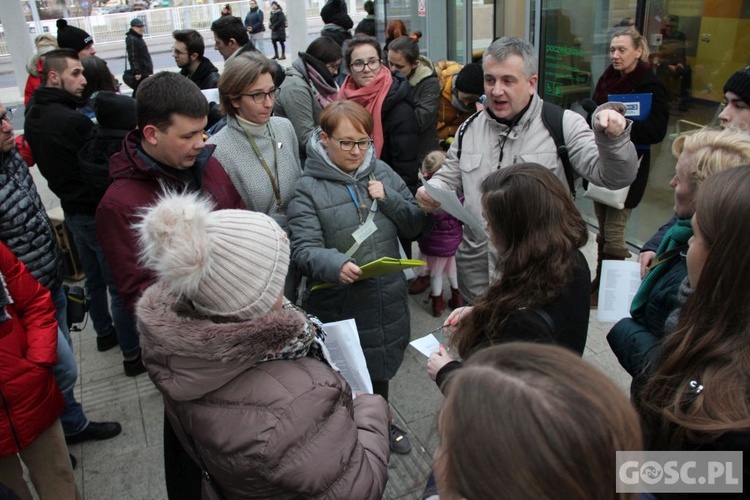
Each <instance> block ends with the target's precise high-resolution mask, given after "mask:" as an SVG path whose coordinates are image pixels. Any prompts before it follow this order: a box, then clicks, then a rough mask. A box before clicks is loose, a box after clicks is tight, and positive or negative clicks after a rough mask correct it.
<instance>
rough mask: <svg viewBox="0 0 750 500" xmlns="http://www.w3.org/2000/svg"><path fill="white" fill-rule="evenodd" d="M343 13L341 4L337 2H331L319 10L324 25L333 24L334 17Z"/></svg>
mask: <svg viewBox="0 0 750 500" xmlns="http://www.w3.org/2000/svg"><path fill="white" fill-rule="evenodd" d="M342 12H343V11H342V10H341V2H340V1H339V0H333V1H332V2H328V3H327V4H325V5H324V6H323V8H322V9H320V18H321V19H322V20H323V22H324V23H326V24H331V23H333V19H334V18H335V17H336V15H337V14H341V13H342Z"/></svg>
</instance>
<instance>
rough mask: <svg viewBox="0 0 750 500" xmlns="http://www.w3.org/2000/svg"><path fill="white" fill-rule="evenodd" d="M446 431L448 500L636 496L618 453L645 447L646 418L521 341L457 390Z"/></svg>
mask: <svg viewBox="0 0 750 500" xmlns="http://www.w3.org/2000/svg"><path fill="white" fill-rule="evenodd" d="M558 182H559V181H558ZM438 434H439V435H440V447H439V448H438V450H437V452H436V453H435V463H434V466H433V468H434V471H435V476H436V478H437V485H438V491H439V493H440V498H441V500H454V499H459V498H465V499H479V498H482V499H493V498H515V499H523V498H533V499H558V498H576V499H580V500H584V499H591V500H601V499H606V498H611V499H634V498H635V497H636V495H637V494H636V493H619V494H618V493H615V482H616V477H617V476H616V474H617V467H616V463H615V452H616V451H621V450H640V449H642V445H641V429H640V425H639V421H638V414H637V413H636V411H635V410H634V409H633V407H632V406H631V405H630V403H629V402H628V400H627V398H626V397H625V395H624V394H623V393H622V391H621V390H620V389H619V388H617V387H616V386H615V385H614V384H613V383H612V382H611V381H609V379H607V377H606V376H604V374H602V373H601V372H600V371H599V370H597V369H596V368H594V367H593V366H591V365H589V364H588V363H586V362H584V361H582V360H581V359H578V358H577V357H576V356H575V354H573V353H572V352H570V351H568V350H565V349H561V348H560V347H557V346H541V345H532V344H527V343H518V342H514V343H511V344H505V345H502V346H495V347H491V348H489V349H485V350H484V351H482V352H480V353H478V354H477V355H476V356H474V357H472V359H471V360H470V361H469V362H468V363H467V365H466V367H465V368H464V369H463V370H461V371H460V372H459V373H457V374H456V375H455V377H454V378H453V379H452V381H451V383H450V384H449V386H448V389H447V394H446V399H445V402H444V403H443V406H442V408H441V410H440V414H439V416H438ZM571 453H572V454H573V455H571Z"/></svg>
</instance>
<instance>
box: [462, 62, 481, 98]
mask: <svg viewBox="0 0 750 500" xmlns="http://www.w3.org/2000/svg"><path fill="white" fill-rule="evenodd" d="M456 88H457V89H458V90H460V91H461V92H466V93H467V94H473V95H482V94H484V71H483V70H482V65H481V64H479V63H469V64H467V65H466V66H464V67H463V68H461V71H459V72H458V74H457V75H456Z"/></svg>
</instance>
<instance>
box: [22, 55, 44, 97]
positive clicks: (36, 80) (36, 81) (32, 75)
mask: <svg viewBox="0 0 750 500" xmlns="http://www.w3.org/2000/svg"><path fill="white" fill-rule="evenodd" d="M43 69H44V68H42V61H41V60H40V58H39V54H34V55H33V56H31V58H30V59H29V62H28V63H27V64H26V71H28V73H29V76H28V77H27V78H26V87H25V88H24V91H23V105H24V106H26V107H27V108H28V107H29V101H30V100H31V96H32V95H34V91H36V89H38V88H39V86H40V85H42V71H43Z"/></svg>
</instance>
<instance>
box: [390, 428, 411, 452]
mask: <svg viewBox="0 0 750 500" xmlns="http://www.w3.org/2000/svg"><path fill="white" fill-rule="evenodd" d="M388 432H389V433H390V437H391V451H392V452H395V453H401V454H402V455H405V454H407V453H409V452H410V451H411V441H409V438H408V437H406V431H405V430H403V429H402V428H401V427H399V426H397V425H396V424H391V425H390V426H389V427H388Z"/></svg>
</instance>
